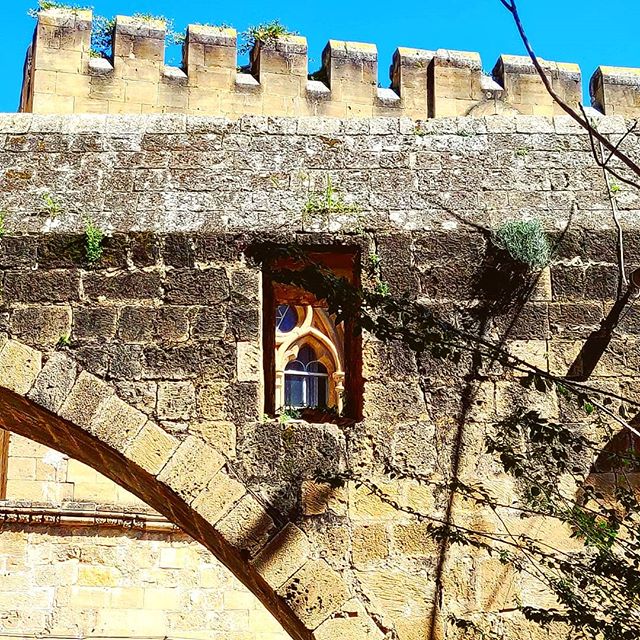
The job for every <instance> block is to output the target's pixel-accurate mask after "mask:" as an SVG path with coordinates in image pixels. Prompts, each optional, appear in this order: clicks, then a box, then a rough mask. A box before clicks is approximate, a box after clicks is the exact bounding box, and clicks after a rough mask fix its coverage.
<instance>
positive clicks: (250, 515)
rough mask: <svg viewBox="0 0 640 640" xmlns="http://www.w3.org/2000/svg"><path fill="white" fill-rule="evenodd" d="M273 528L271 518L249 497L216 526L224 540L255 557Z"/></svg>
mask: <svg viewBox="0 0 640 640" xmlns="http://www.w3.org/2000/svg"><path fill="white" fill-rule="evenodd" d="M274 528H275V525H274V523H273V520H272V518H271V516H270V515H269V514H268V513H267V512H266V511H265V509H264V508H263V507H262V505H260V504H259V503H258V502H257V500H256V499H255V498H253V497H252V496H250V495H247V496H245V497H244V498H242V500H240V502H239V503H238V504H237V505H236V506H235V507H234V508H233V510H232V511H231V512H230V513H229V514H228V515H227V516H225V517H224V518H223V519H222V520H220V521H219V522H218V524H217V525H216V529H217V530H218V531H219V532H220V534H221V535H222V536H224V538H225V540H227V541H228V542H229V543H230V544H232V545H233V546H234V547H236V549H238V550H239V551H246V552H248V553H249V555H255V554H256V553H257V552H258V551H259V550H260V549H261V548H262V547H263V546H264V545H265V543H266V542H267V540H268V539H269V536H270V535H271V534H272V533H273V529H274Z"/></svg>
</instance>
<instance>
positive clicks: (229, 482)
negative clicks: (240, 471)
mask: <svg viewBox="0 0 640 640" xmlns="http://www.w3.org/2000/svg"><path fill="white" fill-rule="evenodd" d="M245 493H246V490H245V488H244V485H242V484H241V483H240V482H238V481H237V480H235V479H234V478H232V477H230V476H229V475H227V474H226V473H225V472H224V471H220V472H219V473H217V474H216V475H215V476H213V478H212V479H211V480H210V481H209V484H208V485H207V486H206V487H205V489H203V491H202V492H201V493H200V494H198V496H197V497H196V498H195V499H194V501H193V502H192V503H191V507H192V508H193V509H195V510H196V511H197V512H198V513H199V514H200V515H201V516H202V517H203V518H204V519H205V520H207V522H210V523H211V524H215V523H216V522H218V520H220V518H222V517H223V516H224V515H226V513H227V512H228V511H229V510H230V509H231V508H232V507H233V505H234V504H235V503H236V502H238V500H240V498H242V496H243V495H244V494H245Z"/></svg>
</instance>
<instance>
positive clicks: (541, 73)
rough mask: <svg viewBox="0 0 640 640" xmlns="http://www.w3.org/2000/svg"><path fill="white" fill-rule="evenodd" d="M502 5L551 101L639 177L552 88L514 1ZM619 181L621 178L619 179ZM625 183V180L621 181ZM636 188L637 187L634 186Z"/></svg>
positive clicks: (639, 168)
mask: <svg viewBox="0 0 640 640" xmlns="http://www.w3.org/2000/svg"><path fill="white" fill-rule="evenodd" d="M500 2H501V3H502V5H503V6H504V7H505V8H506V9H507V10H508V11H509V13H511V15H512V16H513V20H514V22H515V24H516V28H517V29H518V33H519V34H520V39H521V40H522V43H523V44H524V46H525V49H526V50H527V53H528V54H529V58H531V62H532V63H533V66H534V67H535V69H536V71H537V72H538V75H539V76H540V79H541V80H542V83H543V84H544V87H545V89H546V90H547V93H548V94H549V95H550V96H551V97H552V98H553V100H554V101H555V102H556V103H557V104H558V105H559V106H560V108H561V109H562V110H563V111H564V112H565V113H567V114H568V115H569V116H571V117H572V118H573V119H574V120H575V121H576V122H577V123H578V124H579V125H580V126H581V127H582V128H583V129H586V130H587V131H588V132H589V133H590V134H591V135H592V136H593V137H594V138H595V139H596V140H597V141H598V142H600V143H601V144H602V145H603V146H604V147H605V149H607V150H608V151H609V152H610V153H611V155H612V156H614V157H616V158H617V159H618V160H620V162H622V163H623V164H624V165H626V166H627V167H628V168H629V169H630V170H631V171H632V172H633V173H634V174H635V175H636V176H638V177H640V166H639V165H638V164H637V163H636V162H634V161H633V160H632V159H631V158H630V157H629V156H628V155H627V154H626V153H624V152H623V151H621V150H620V148H619V147H618V145H615V144H613V143H612V142H611V141H610V140H609V139H608V138H607V137H606V136H604V135H602V134H601V133H600V132H599V131H598V130H597V129H596V128H595V127H593V126H592V125H591V124H590V123H589V120H588V119H587V118H585V117H583V116H581V115H580V114H579V113H578V112H577V111H576V110H575V109H573V108H572V107H570V106H569V105H568V104H567V103H566V102H565V101H564V100H563V99H562V98H561V97H560V96H559V95H558V93H557V92H556V90H555V89H554V88H553V85H552V83H551V81H550V80H549V77H548V76H547V74H546V72H545V70H544V68H543V67H542V64H541V63H540V60H539V59H538V56H537V55H536V54H535V52H534V50H533V47H532V45H531V42H530V41H529V38H528V36H527V33H526V31H525V29H524V25H523V24H522V20H521V18H520V13H519V11H518V6H517V4H516V0H500ZM619 179H621V178H619ZM623 181H624V182H627V181H626V180H623ZM634 186H638V185H634Z"/></svg>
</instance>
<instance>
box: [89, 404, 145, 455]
mask: <svg viewBox="0 0 640 640" xmlns="http://www.w3.org/2000/svg"><path fill="white" fill-rule="evenodd" d="M147 419H148V418H147V416H146V415H144V413H142V412H141V411H138V410H137V409H134V408H133V407H131V406H129V405H128V404H127V403H126V402H123V401H122V400H120V398H118V396H116V395H115V394H114V395H111V396H109V397H108V398H106V399H105V400H103V401H102V402H101V403H100V404H99V405H98V408H97V410H96V412H95V414H94V415H93V417H92V418H91V422H90V423H89V426H88V427H87V430H88V431H89V432H90V433H92V434H93V435H94V436H96V437H97V438H99V439H100V440H102V441H103V442H106V443H107V444H108V445H110V446H111V447H113V448H114V449H116V450H117V451H123V450H124V449H125V448H126V447H127V445H128V444H129V443H130V442H131V440H133V438H134V437H135V436H136V435H137V434H138V432H139V431H140V429H142V427H143V425H144V424H145V423H146V422H147Z"/></svg>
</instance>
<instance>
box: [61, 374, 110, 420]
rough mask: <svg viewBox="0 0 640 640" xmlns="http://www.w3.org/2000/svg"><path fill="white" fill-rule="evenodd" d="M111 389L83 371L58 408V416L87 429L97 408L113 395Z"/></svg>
mask: <svg viewBox="0 0 640 640" xmlns="http://www.w3.org/2000/svg"><path fill="white" fill-rule="evenodd" d="M113 393H114V391H113V389H112V388H111V387H110V386H109V385H108V384H106V383H104V382H102V380H99V379H98V378H96V377H95V376H93V375H91V374H90V373H87V372H86V371H83V372H82V373H81V374H80V375H79V376H78V379H77V380H76V383H75V384H74V385H73V388H72V389H71V393H69V395H68V396H67V398H66V400H65V401H64V403H63V404H62V407H61V408H60V415H61V416H62V417H63V418H65V419H66V420H69V422H73V423H74V424H77V425H78V426H79V427H82V428H84V429H87V428H88V427H89V424H90V423H91V419H92V418H93V416H94V414H95V412H96V410H97V409H98V406H99V405H100V404H101V402H103V401H104V400H105V399H106V398H108V397H109V396H111V395H113Z"/></svg>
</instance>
